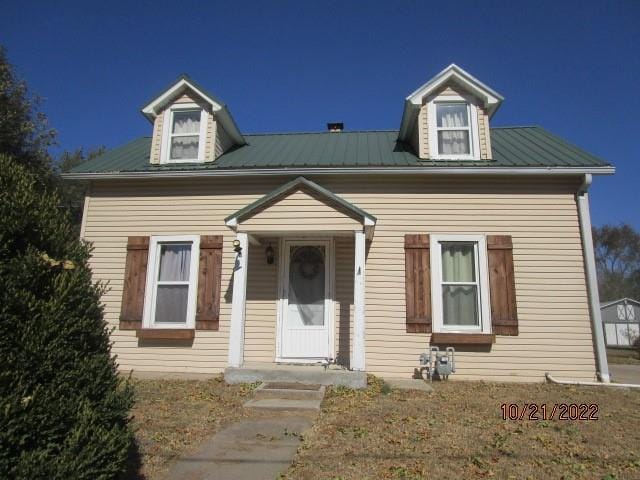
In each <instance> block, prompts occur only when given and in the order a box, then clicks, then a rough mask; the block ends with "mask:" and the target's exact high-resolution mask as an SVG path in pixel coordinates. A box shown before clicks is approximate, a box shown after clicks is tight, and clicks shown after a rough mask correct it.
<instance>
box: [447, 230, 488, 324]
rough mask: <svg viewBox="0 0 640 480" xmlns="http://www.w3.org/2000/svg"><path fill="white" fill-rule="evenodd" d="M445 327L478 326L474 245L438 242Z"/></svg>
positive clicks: (477, 282) (476, 264) (475, 244)
mask: <svg viewBox="0 0 640 480" xmlns="http://www.w3.org/2000/svg"><path fill="white" fill-rule="evenodd" d="M440 251H441V272H442V274H441V276H442V278H441V284H442V322H443V326H444V327H462V328H465V327H466V328H468V327H480V295H479V290H480V282H479V280H478V278H479V275H478V244H477V243H476V242H440Z"/></svg>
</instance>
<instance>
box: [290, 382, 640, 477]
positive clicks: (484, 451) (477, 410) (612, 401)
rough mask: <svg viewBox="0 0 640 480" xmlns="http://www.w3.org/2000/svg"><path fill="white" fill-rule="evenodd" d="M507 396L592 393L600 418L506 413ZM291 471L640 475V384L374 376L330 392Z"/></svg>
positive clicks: (553, 400)
mask: <svg viewBox="0 0 640 480" xmlns="http://www.w3.org/2000/svg"><path fill="white" fill-rule="evenodd" d="M385 392H387V393H386V394H385ZM502 403H507V404H509V403H516V404H519V405H522V404H524V403H528V404H531V403H537V404H543V403H544V404H547V405H549V408H551V406H552V405H553V404H559V403H577V404H580V403H587V404H592V403H595V404H597V405H598V406H599V411H598V418H599V420H591V421H559V420H546V421H542V420H539V421H530V420H522V421H510V420H503V419H502V412H501V409H500V405H501V404H502ZM284 478H287V479H303V480H304V479H309V480H311V479H314V480H315V479H333V480H337V479H344V480H346V479H363V478H382V479H416V480H417V479H426V478H434V479H449V478H451V479H461V478H517V479H521V478H523V479H524V478H533V479H538V478H544V479H547V478H548V479H551V478H554V479H555V478H562V479H573V478H594V479H607V480H612V479H628V478H640V392H638V391H628V390H621V389H605V388H598V387H595V388H587V387H581V388H578V387H567V386H556V385H543V384H536V385H531V384H527V385H521V384H494V383H482V382H480V383H475V382H474V383H471V382H455V381H451V382H443V383H434V392H433V393H431V394H426V393H419V392H406V391H396V390H393V391H390V389H389V388H388V387H387V386H386V385H385V384H384V383H383V382H382V381H380V380H377V379H374V378H370V386H369V388H368V389H366V390H364V391H353V390H346V389H340V388H337V389H333V390H331V391H330V392H329V393H328V395H327V397H326V398H325V401H324V403H323V409H322V412H321V415H320V418H319V419H318V421H317V422H316V424H315V425H314V427H313V429H312V430H311V432H309V433H308V434H307V435H306V436H305V442H304V445H303V447H302V448H301V450H300V451H299V453H298V455H297V457H296V460H295V462H294V464H293V466H292V467H291V468H290V469H289V471H288V472H287V473H286V475H284Z"/></svg>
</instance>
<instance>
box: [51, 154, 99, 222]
mask: <svg viewBox="0 0 640 480" xmlns="http://www.w3.org/2000/svg"><path fill="white" fill-rule="evenodd" d="M105 150H106V148H105V147H98V148H96V149H94V150H89V151H88V152H87V153H86V154H85V153H84V150H83V149H82V148H78V149H77V150H76V151H74V152H69V151H67V150H65V151H64V152H63V153H62V155H60V158H59V160H58V164H57V170H58V172H60V173H66V172H69V171H71V169H72V168H73V167H76V166H78V165H80V164H82V163H84V162H86V161H88V160H91V159H92V158H95V157H97V156H99V155H102V154H103V153H104V152H105ZM59 189H60V197H61V202H62V206H64V207H65V208H66V209H67V210H68V211H69V214H70V215H71V220H72V222H73V224H74V225H75V227H76V231H78V232H79V228H80V223H81V222H82V210H83V206H84V196H85V194H86V193H87V182H83V181H80V180H64V181H61V182H60V183H59Z"/></svg>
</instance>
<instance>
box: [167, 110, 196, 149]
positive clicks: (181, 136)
mask: <svg viewBox="0 0 640 480" xmlns="http://www.w3.org/2000/svg"><path fill="white" fill-rule="evenodd" d="M199 143H200V111H199V110H182V111H180V110H179V111H177V112H176V111H174V112H172V115H171V149H170V154H169V160H170V161H184V160H197V159H198V144H199Z"/></svg>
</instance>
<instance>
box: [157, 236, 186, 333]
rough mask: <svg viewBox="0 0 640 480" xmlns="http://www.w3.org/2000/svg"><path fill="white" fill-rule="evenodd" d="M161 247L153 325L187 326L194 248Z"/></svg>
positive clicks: (174, 244)
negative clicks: (192, 249)
mask: <svg viewBox="0 0 640 480" xmlns="http://www.w3.org/2000/svg"><path fill="white" fill-rule="evenodd" d="M158 247H159V252H158V261H157V262H158V266H157V279H156V285H155V287H156V292H155V293H156V294H155V309H154V312H155V316H154V319H153V321H154V322H155V323H157V324H163V323H164V324H166V323H179V324H186V323H187V307H188V303H189V288H191V282H190V280H191V279H190V269H191V247H192V244H191V243H161V244H158Z"/></svg>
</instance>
